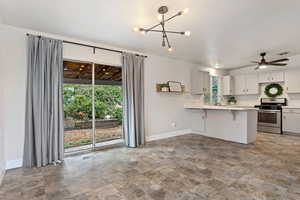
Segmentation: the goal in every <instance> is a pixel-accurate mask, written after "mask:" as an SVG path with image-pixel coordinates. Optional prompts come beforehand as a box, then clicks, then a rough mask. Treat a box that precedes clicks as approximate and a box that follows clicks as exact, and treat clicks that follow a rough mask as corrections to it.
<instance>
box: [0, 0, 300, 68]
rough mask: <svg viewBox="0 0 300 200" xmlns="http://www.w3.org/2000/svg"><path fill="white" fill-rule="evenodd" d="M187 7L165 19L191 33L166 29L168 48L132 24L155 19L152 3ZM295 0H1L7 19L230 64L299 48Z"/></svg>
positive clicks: (299, 5)
mask: <svg viewBox="0 0 300 200" xmlns="http://www.w3.org/2000/svg"><path fill="white" fill-rule="evenodd" d="M161 5H167V6H169V14H173V13H176V12H177V11H179V10H182V9H184V8H189V10H190V12H189V13H188V14H187V15H185V16H182V17H178V18H177V19H176V20H174V21H172V22H170V23H169V24H167V28H169V29H172V30H180V31H181V30H190V31H191V33H192V34H191V36H190V37H183V36H177V35H175V36H174V35H173V36H172V35H170V40H171V44H172V46H173V48H174V51H173V52H172V53H169V52H168V51H167V50H166V49H162V48H161V35H159V34H156V33H150V34H146V35H144V36H143V35H140V34H137V33H135V32H133V31H132V28H133V27H134V26H149V25H152V24H154V23H156V22H157V9H158V7H159V6H161ZM299 10H300V1H299V0H285V1H279V0H223V1H221V0H184V1H183V0H168V1H164V0H151V1H150V0H109V1H107V0H88V1H87V0H76V1H74V0H51V1H45V0H26V1H20V0H0V15H1V16H2V18H3V22H4V23H6V24H10V25H14V26H19V27H24V28H29V29H35V30H38V31H44V32H49V33H55V34H61V35H65V36H71V37H77V38H79V39H84V40H90V41H94V42H102V43H105V44H111V45H117V46H120V47H124V48H128V49H131V50H137V51H142V52H146V53H152V54H157V55H163V56H169V57H174V58H177V59H183V60H187V61H191V62H193V63H200V64H203V65H206V66H214V65H215V64H216V63H219V64H220V65H221V67H225V68H232V67H238V66H241V65H247V64H249V61H251V60H253V59H254V60H257V59H258V58H257V57H258V54H259V52H261V51H267V52H268V53H270V55H271V56H270V57H272V58H273V57H276V58H277V57H278V56H275V55H276V54H277V53H279V52H282V51H290V52H291V55H294V54H298V53H300V20H299Z"/></svg>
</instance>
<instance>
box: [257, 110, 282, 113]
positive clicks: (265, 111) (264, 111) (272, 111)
mask: <svg viewBox="0 0 300 200" xmlns="http://www.w3.org/2000/svg"><path fill="white" fill-rule="evenodd" d="M258 112H260V113H279V112H280V110H258Z"/></svg>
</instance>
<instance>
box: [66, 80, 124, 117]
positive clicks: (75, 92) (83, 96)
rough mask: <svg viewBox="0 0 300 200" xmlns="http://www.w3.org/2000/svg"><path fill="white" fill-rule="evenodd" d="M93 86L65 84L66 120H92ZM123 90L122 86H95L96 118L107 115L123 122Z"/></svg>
mask: <svg viewBox="0 0 300 200" xmlns="http://www.w3.org/2000/svg"><path fill="white" fill-rule="evenodd" d="M92 103H93V102H92V86H91V85H79V84H64V113H65V118H66V119H77V120H91V119H92ZM121 105H122V88H121V87H120V86H111V85H96V86H95V116H96V118H97V119H104V118H105V116H106V115H110V116H111V117H112V118H115V119H118V120H120V121H121V120H122V106H121Z"/></svg>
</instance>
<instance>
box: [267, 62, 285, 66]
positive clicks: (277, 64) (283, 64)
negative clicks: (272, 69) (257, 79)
mask: <svg viewBox="0 0 300 200" xmlns="http://www.w3.org/2000/svg"><path fill="white" fill-rule="evenodd" d="M268 65H272V66H286V65H287V64H286V63H268Z"/></svg>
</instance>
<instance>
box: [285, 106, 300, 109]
mask: <svg viewBox="0 0 300 200" xmlns="http://www.w3.org/2000/svg"><path fill="white" fill-rule="evenodd" d="M282 109H300V106H282Z"/></svg>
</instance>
